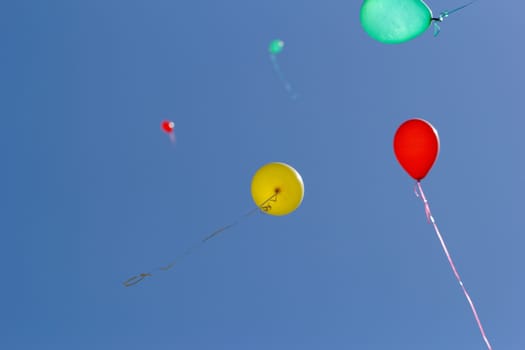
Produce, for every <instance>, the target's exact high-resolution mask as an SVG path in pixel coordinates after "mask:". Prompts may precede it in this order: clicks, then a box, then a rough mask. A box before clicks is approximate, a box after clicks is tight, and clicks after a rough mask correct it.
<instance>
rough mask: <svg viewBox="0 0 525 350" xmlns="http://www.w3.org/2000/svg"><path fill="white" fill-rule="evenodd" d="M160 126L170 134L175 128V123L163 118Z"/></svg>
mask: <svg viewBox="0 0 525 350" xmlns="http://www.w3.org/2000/svg"><path fill="white" fill-rule="evenodd" d="M160 127H161V128H162V130H164V132H166V133H168V134H169V133H172V132H173V130H174V129H175V123H174V122H172V121H169V120H163V121H162V123H161V124H160Z"/></svg>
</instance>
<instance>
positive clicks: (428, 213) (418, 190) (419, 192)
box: [414, 181, 492, 350]
mask: <svg viewBox="0 0 525 350" xmlns="http://www.w3.org/2000/svg"><path fill="white" fill-rule="evenodd" d="M414 191H415V193H416V196H418V197H420V198H421V200H422V201H423V203H424V205H425V214H426V216H427V220H428V221H429V222H431V223H432V225H433V226H434V230H435V231H436V235H437V237H438V239H439V242H440V243H441V247H442V248H443V251H444V252H445V255H446V256H447V259H448V262H449V264H450V267H451V268H452V272H454V276H456V279H457V281H458V283H459V285H460V286H461V289H462V290H463V294H465V298H467V301H468V303H469V305H470V309H471V310H472V314H473V315H474V318H475V319H476V322H477V324H478V328H479V331H480V332H481V336H482V337H483V340H484V341H485V344H486V345H487V348H488V349H489V350H492V346H491V345H490V342H489V340H488V338H487V335H486V334H485V330H484V329H483V326H482V324H481V321H480V319H479V316H478V312H477V311H476V307H475V306H474V303H473V302H472V298H471V297H470V295H469V294H468V292H467V289H466V288H465V286H464V285H463V281H462V280H461V277H460V276H459V273H458V270H457V269H456V266H455V265H454V261H453V260H452V257H451V256H450V253H449V252H448V249H447V245H446V244H445V240H444V239H443V237H442V236H441V233H440V232H439V229H438V227H437V225H436V221H435V220H434V217H433V216H432V212H431V211H430V206H429V205H428V201H427V198H426V197H425V192H423V187H421V182H419V181H418V182H417V184H416V188H415V189H414Z"/></svg>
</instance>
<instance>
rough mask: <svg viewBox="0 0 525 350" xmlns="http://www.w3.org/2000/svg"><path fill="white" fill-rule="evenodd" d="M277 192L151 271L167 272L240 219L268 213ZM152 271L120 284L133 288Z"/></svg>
mask: <svg viewBox="0 0 525 350" xmlns="http://www.w3.org/2000/svg"><path fill="white" fill-rule="evenodd" d="M279 192H280V191H279V190H275V192H274V193H273V194H272V195H271V196H270V197H269V198H268V199H266V200H265V201H264V202H262V203H261V204H259V205H258V206H257V207H255V208H253V209H251V210H250V211H248V212H246V213H245V214H243V215H241V216H240V217H239V218H238V219H237V220H236V221H234V222H232V223H230V224H228V225H225V226H222V227H220V228H218V229H217V230H215V231H213V232H212V233H211V234H209V235H207V236H205V237H204V238H202V239H201V240H200V241H199V242H197V243H195V244H194V245H192V246H191V247H189V248H188V249H186V250H185V251H184V252H183V253H182V254H180V255H179V256H177V257H176V258H175V259H174V260H173V261H172V262H171V263H169V264H168V265H165V266H161V267H158V268H156V269H155V270H153V271H159V270H160V271H168V270H169V269H171V268H172V267H173V266H175V265H176V264H178V263H179V262H181V260H182V259H184V258H185V257H186V256H188V255H190V254H191V253H192V252H193V251H194V250H195V249H197V248H200V247H201V246H202V245H203V244H204V243H206V242H207V241H208V240H210V239H212V238H213V237H215V236H217V235H219V234H221V233H222V232H224V231H226V230H228V229H230V228H232V227H233V226H235V225H237V224H238V223H239V222H240V221H241V220H242V219H244V218H246V217H248V216H251V215H253V214H254V213H256V212H259V211H260V210H263V211H265V212H268V211H270V210H271V209H272V206H271V205H270V204H268V203H269V202H276V201H277V195H278V194H279ZM153 271H152V272H144V273H140V274H138V275H135V276H133V277H131V278H128V279H127V280H125V281H124V282H122V284H123V285H124V287H131V286H134V285H136V284H138V283H140V282H142V281H143V280H144V279H145V278H146V277H151V276H153Z"/></svg>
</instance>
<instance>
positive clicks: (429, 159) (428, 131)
mask: <svg viewBox="0 0 525 350" xmlns="http://www.w3.org/2000/svg"><path fill="white" fill-rule="evenodd" d="M394 153H395V154H396V158H397V161H398V162H399V164H401V166H402V167H403V169H405V171H406V172H407V173H408V175H410V176H412V177H413V178H414V179H415V180H417V181H421V180H422V179H423V178H424V177H425V176H427V174H428V172H429V171H430V169H431V168H432V165H434V162H435V161H436V158H437V156H438V153H439V136H438V133H437V131H436V129H434V127H433V126H432V124H430V123H429V122H427V121H426V120H423V119H410V120H407V121H406V122H404V123H403V124H401V126H399V128H398V129H397V131H396V135H395V136H394Z"/></svg>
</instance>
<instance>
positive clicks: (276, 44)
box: [268, 39, 284, 55]
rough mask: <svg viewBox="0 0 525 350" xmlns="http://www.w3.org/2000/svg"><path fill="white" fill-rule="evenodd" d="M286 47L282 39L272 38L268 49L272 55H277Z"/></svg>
mask: <svg viewBox="0 0 525 350" xmlns="http://www.w3.org/2000/svg"><path fill="white" fill-rule="evenodd" d="M283 48H284V41H282V40H280V39H275V40H272V42H271V43H270V45H269V46H268V51H269V52H270V54H271V55H277V54H280V53H281V51H283Z"/></svg>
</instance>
